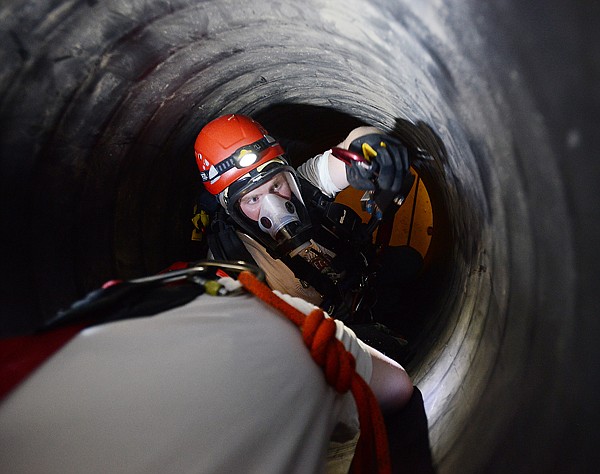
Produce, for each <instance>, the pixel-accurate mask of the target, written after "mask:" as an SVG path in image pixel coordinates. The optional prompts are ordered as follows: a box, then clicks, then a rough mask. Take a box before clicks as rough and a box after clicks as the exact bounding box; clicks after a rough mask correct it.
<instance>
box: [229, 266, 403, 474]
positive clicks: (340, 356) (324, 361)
mask: <svg viewBox="0 0 600 474" xmlns="http://www.w3.org/2000/svg"><path fill="white" fill-rule="evenodd" d="M238 280H239V281H240V283H242V285H243V286H244V288H245V289H246V290H248V291H249V292H250V293H253V294H254V295H255V296H257V297H258V298H260V299H261V300H263V301H264V302H265V303H268V304H269V305H271V306H273V307H274V308H276V309H278V310H279V311H280V312H281V313H283V314H284V315H285V316H286V317H287V318H288V319H289V320H290V321H292V322H293V323H294V324H295V325H296V326H297V327H299V328H300V330H301V331H302V338H303V340H304V343H305V344H306V346H307V347H308V348H309V350H310V353H311V356H312V357H313V359H314V361H315V362H316V363H317V364H318V365H319V366H320V367H321V368H322V369H323V372H324V373H325V378H326V380H327V382H328V383H329V384H330V385H332V386H333V387H334V388H335V389H336V390H337V391H338V392H340V393H344V392H347V391H348V390H350V391H351V393H352V395H353V396H354V399H355V401H356V406H357V409H358V420H359V423H360V437H359V440H358V444H357V446H356V451H355V454H354V458H353V460H352V466H351V471H352V472H354V473H390V472H391V462H390V455H389V447H388V439H387V433H386V429H385V424H384V421H383V416H382V414H381V410H380V408H379V404H378V403H377V400H376V399H375V395H374V394H373V392H372V390H371V388H370V387H369V385H368V384H367V383H366V382H365V381H364V380H363V378H362V377H361V376H360V375H359V374H358V373H357V372H356V370H355V359H354V357H353V356H352V354H350V353H349V352H348V351H347V350H346V348H345V347H344V345H343V344H342V343H341V341H339V340H338V339H337V338H336V337H335V323H334V321H333V320H332V319H331V318H326V317H325V316H324V314H323V311H322V310H321V309H316V310H314V311H312V312H311V313H310V314H309V315H308V316H307V315H305V314H304V313H302V312H301V311H299V310H297V309H296V308H294V307H293V306H292V305H290V304H289V303H287V302H286V301H284V300H283V299H281V298H279V297H278V296H277V295H276V294H275V293H273V292H272V291H271V290H270V289H269V287H268V286H266V285H265V284H263V283H261V282H260V281H258V280H257V279H256V277H255V276H254V275H252V274H251V273H249V272H242V273H240V275H239V276H238Z"/></svg>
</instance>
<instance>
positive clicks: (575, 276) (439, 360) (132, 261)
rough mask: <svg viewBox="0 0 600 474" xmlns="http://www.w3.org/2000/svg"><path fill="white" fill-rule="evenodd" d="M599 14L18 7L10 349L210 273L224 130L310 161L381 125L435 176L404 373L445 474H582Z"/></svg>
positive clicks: (11, 67)
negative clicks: (193, 220) (206, 245)
mask: <svg viewBox="0 0 600 474" xmlns="http://www.w3.org/2000/svg"><path fill="white" fill-rule="evenodd" d="M592 4H593V2H575V3H571V4H569V5H567V4H564V2H563V3H561V2H552V3H551V5H550V6H548V5H544V8H540V7H539V6H538V5H537V4H535V3H534V4H522V3H520V2H504V3H502V4H494V5H487V4H479V3H477V2H468V1H465V2H458V3H454V4H453V5H449V4H448V3H447V2H421V3H419V5H416V4H415V5H413V4H411V3H410V2H397V3H394V4H393V5H392V4H390V2H383V1H378V0H372V1H370V2H366V1H362V0H350V1H349V2H319V1H312V0H311V1H309V2H308V3H306V4H304V5H303V6H298V5H296V4H294V3H292V2H278V3H277V4H274V5H266V4H265V3H264V2H247V3H245V4H243V5H238V4H234V3H233V2H229V1H225V2H223V1H218V2H217V1H206V2H194V1H186V0H176V1H171V2H163V1H137V0H136V1H131V2H127V4H123V2H117V1H108V2H59V1H55V2H52V1H49V2H41V1H35V0H14V1H12V2H8V3H6V4H5V5H3V6H2V7H0V18H1V19H2V27H0V34H1V39H2V41H3V46H4V47H3V48H2V50H0V58H1V59H2V63H3V65H4V67H3V70H2V72H1V73H0V86H1V94H0V122H1V124H2V127H1V130H0V134H1V135H0V147H1V149H0V156H1V157H2V158H1V160H2V161H1V164H2V174H1V178H2V183H1V184H2V185H1V186H0V192H1V193H2V200H1V202H2V208H1V210H2V216H1V217H2V225H3V235H2V237H3V239H4V245H3V249H4V250H3V264H4V265H5V266H6V269H7V271H5V272H3V275H2V278H3V284H2V285H0V291H1V296H2V302H3V325H2V333H3V335H11V334H16V333H22V332H27V331H30V330H31V329H32V328H35V327H36V326H38V325H39V324H40V322H41V321H43V320H44V319H46V318H47V317H49V316H50V315H52V314H53V313H54V312H55V311H56V310H57V309H59V308H61V307H64V306H66V305H68V304H70V303H71V302H72V301H73V300H75V299H77V298H78V297H79V296H81V295H82V294H84V293H85V292H86V291H88V290H90V289H92V288H94V287H96V286H97V285H98V284H101V283H102V282H103V281H106V280H108V279H111V278H114V277H115V276H117V277H121V278H132V277H136V276H140V275H143V274H148V273H153V272H156V271H159V270H161V269H162V268H164V267H165V266H167V265H169V264H170V263H172V261H174V260H185V259H189V258H193V257H194V256H196V255H198V252H199V251H200V247H199V246H198V245H196V244H197V242H194V241H191V239H190V217H191V215H190V214H191V209H192V203H193V200H194V197H195V194H196V192H197V188H196V186H197V171H196V169H195V164H194V163H193V156H192V145H193V140H194V137H195V135H196V133H197V132H198V130H199V129H200V127H201V126H202V124H204V123H206V122H207V121H208V120H210V119H211V118H214V117H216V116H218V115H220V114H222V113H229V112H239V113H245V114H247V115H251V116H254V117H256V118H257V119H258V120H259V121H263V122H264V123H265V125H266V126H267V128H269V129H273V133H274V134H275V130H277V131H278V132H279V133H280V134H281V136H283V137H285V136H286V135H289V137H290V139H289V143H288V144H287V147H288V152H289V153H290V154H292V155H295V156H296V155H297V156H298V157H303V156H308V155H311V154H313V153H319V152H321V151H322V150H323V149H326V148H328V147H330V146H331V143H335V142H336V139H337V138H338V137H340V138H341V135H343V134H344V133H345V132H346V131H347V126H351V125H353V124H355V123H356V124H358V123H368V124H371V125H376V126H380V127H382V128H384V129H386V130H396V132H398V133H405V134H408V136H410V137H412V138H411V139H414V140H415V141H416V143H418V145H419V146H420V147H422V148H423V149H425V150H427V151H428V153H429V154H430V155H431V156H432V157H433V159H431V160H423V161H422V162H421V163H419V165H418V166H416V171H417V172H418V173H419V176H421V177H422V179H423V180H424V182H425V185H426V187H427V190H428V192H429V194H430V196H431V204H432V210H433V214H434V217H435V223H434V233H433V236H432V241H431V245H430V247H429V250H428V252H427V253H428V255H427V256H426V261H427V262H428V263H430V264H431V265H430V266H428V267H427V272H426V274H425V276H424V278H423V279H422V280H420V281H419V284H422V288H423V289H425V290H427V291H430V290H432V289H433V290H434V291H435V295H433V297H431V296H427V295H426V294H425V292H424V293H423V294H422V295H421V294H419V292H418V291H415V292H414V293H415V295H418V299H417V301H419V302H422V303H423V305H419V308H427V310H426V311H425V309H423V311H425V312H426V313H427V318H426V319H427V321H429V325H427V326H425V327H423V328H420V330H419V331H420V332H419V337H418V338H417V339H416V342H417V346H418V347H419V350H418V351H415V352H414V353H411V354H409V355H408V360H409V365H408V366H409V368H410V372H411V375H412V376H413V378H414V379H415V381H416V383H417V384H418V385H419V386H420V388H421V390H422V392H423V394H424V398H425V404H426V409H427V413H428V416H429V423H430V437H431V443H432V449H433V453H434V459H435V461H436V464H437V467H438V469H439V471H440V472H441V473H443V472H450V473H452V472H482V471H485V472H506V471H508V470H510V471H514V472H548V471H549V470H552V469H554V468H556V469H559V468H561V469H562V470H566V471H567V472H569V471H571V472H586V470H589V467H590V466H592V465H593V466H595V465H597V462H596V461H597V459H598V453H597V450H596V449H595V445H594V442H593V441H592V436H590V434H591V433H595V431H596V428H595V426H597V424H598V420H597V417H598V413H600V409H598V400H600V397H598V396H597V394H598V376H597V373H598V371H597V367H598V364H597V361H598V358H597V357H598V350H597V344H596V339H597V337H596V335H597V334H598V333H599V331H598V318H597V317H596V313H597V303H598V302H597V295H598V294H600V291H598V289H597V286H598V279H597V262H595V261H594V259H593V258H590V255H594V254H595V246H596V243H597V241H598V234H599V232H598V224H597V223H598V222H600V218H599V216H598V210H597V206H596V204H595V201H596V200H595V199H594V198H593V197H594V196H595V191H594V190H595V187H596V183H597V181H598V166H597V165H596V164H595V163H593V164H590V163H589V160H590V157H593V156H595V153H596V150H597V149H598V146H597V140H598V134H597V133H596V132H597V126H598V119H597V117H598V113H597V111H598V102H599V101H598V92H597V83H598V80H597V77H598V70H597V63H598V62H597V51H598V50H600V47H599V44H600V41H599V39H598V32H597V18H598V17H599V15H598V11H597V6H593V5H592ZM314 107H319V112H320V113H319V114H318V115H319V116H322V117H327V118H328V120H324V119H319V118H315V115H314V114H313V112H314V111H315V109H314ZM321 112H322V114H321ZM303 114H304V115H303ZM320 120H322V121H320ZM313 121H314V122H315V123H312V122H313ZM299 122H300V123H303V124H304V126H303V127H297V125H298V123H299ZM317 125H318V126H317ZM312 147H314V149H313V148H312ZM557 223H561V224H557ZM549 236H551V237H549ZM556 255H560V256H561V257H560V258H556ZM425 290H424V291H425ZM590 361H591V362H592V363H590ZM563 415H564V416H563Z"/></svg>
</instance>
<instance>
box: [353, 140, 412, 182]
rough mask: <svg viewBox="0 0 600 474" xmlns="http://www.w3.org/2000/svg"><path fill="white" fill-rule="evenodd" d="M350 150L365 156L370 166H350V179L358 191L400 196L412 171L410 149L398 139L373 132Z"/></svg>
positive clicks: (354, 164) (356, 142) (355, 141)
mask: <svg viewBox="0 0 600 474" xmlns="http://www.w3.org/2000/svg"><path fill="white" fill-rule="evenodd" d="M349 150H350V151H353V152H355V153H358V154H359V155H360V156H362V157H364V158H365V159H366V160H367V161H368V162H369V166H368V167H365V166H362V165H361V164H359V163H352V164H351V165H346V178H347V179H348V182H349V183H350V185H351V186H352V187H354V188H356V189H365V190H375V189H379V190H381V191H390V193H393V194H395V193H398V192H399V191H400V188H401V187H402V183H403V181H404V178H405V176H406V174H407V173H408V170H409V166H410V164H409V162H408V150H407V149H406V147H405V146H404V145H403V144H402V143H401V142H400V141H399V140H398V139H396V138H393V137H390V136H389V135H382V134H378V133H372V134H369V135H365V136H362V137H360V138H357V139H356V140H354V141H353V142H352V143H351V144H350V147H349Z"/></svg>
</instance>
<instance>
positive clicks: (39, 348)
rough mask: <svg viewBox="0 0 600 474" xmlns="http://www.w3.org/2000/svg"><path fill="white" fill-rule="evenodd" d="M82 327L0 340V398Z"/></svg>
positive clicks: (71, 327) (77, 326)
mask: <svg viewBox="0 0 600 474" xmlns="http://www.w3.org/2000/svg"><path fill="white" fill-rule="evenodd" d="M83 328H84V326H83V325H76V326H66V327H64V328H59V329H56V330H54V331H51V332H47V333H42V334H35V335H33V336H20V337H14V338H10V339H4V340H1V341H0V400H2V399H3V398H4V397H5V396H6V395H8V393H9V392H10V391H11V390H12V389H13V388H15V387H16V386H17V385H18V384H19V383H20V382H21V381H23V380H24V379H25V378H26V377H27V376H28V375H29V374H31V373H32V372H33V371H34V370H35V369H36V368H37V367H39V366H40V365H41V364H42V363H43V362H44V361H45V360H46V359H48V358H49V357H50V356H51V355H52V354H54V353H55V352H56V351H58V350H59V349H60V348H61V347H62V346H63V345H65V344H66V343H67V342H69V341H70V340H71V339H72V338H73V337H74V336H75V335H76V334H77V333H79V332H80V331H81V330H82V329H83Z"/></svg>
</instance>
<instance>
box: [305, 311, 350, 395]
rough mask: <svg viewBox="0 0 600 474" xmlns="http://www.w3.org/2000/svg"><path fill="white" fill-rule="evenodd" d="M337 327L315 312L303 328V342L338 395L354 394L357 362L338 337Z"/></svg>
mask: <svg viewBox="0 0 600 474" xmlns="http://www.w3.org/2000/svg"><path fill="white" fill-rule="evenodd" d="M335 331H336V325H335V322H334V320H333V319H331V318H326V317H325V315H324V314H323V310H321V309H314V310H313V311H311V312H310V313H309V314H308V316H307V317H306V319H305V320H304V324H303V325H302V338H303V340H304V343H305V344H306V346H307V347H308V349H309V350H310V354H311V356H312V358H313V359H314V360H315V362H316V363H317V364H318V365H319V366H320V367H322V368H323V371H324V373H325V379H326V380H327V383H328V384H329V385H331V386H332V387H334V388H335V390H336V391H337V392H338V393H345V392H347V391H348V390H350V386H351V384H352V377H353V376H354V374H355V366H356V361H355V359H354V357H353V356H352V354H351V353H350V352H348V351H347V350H346V348H345V347H344V344H342V343H341V342H340V341H339V340H338V339H337V338H336V337H335Z"/></svg>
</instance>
